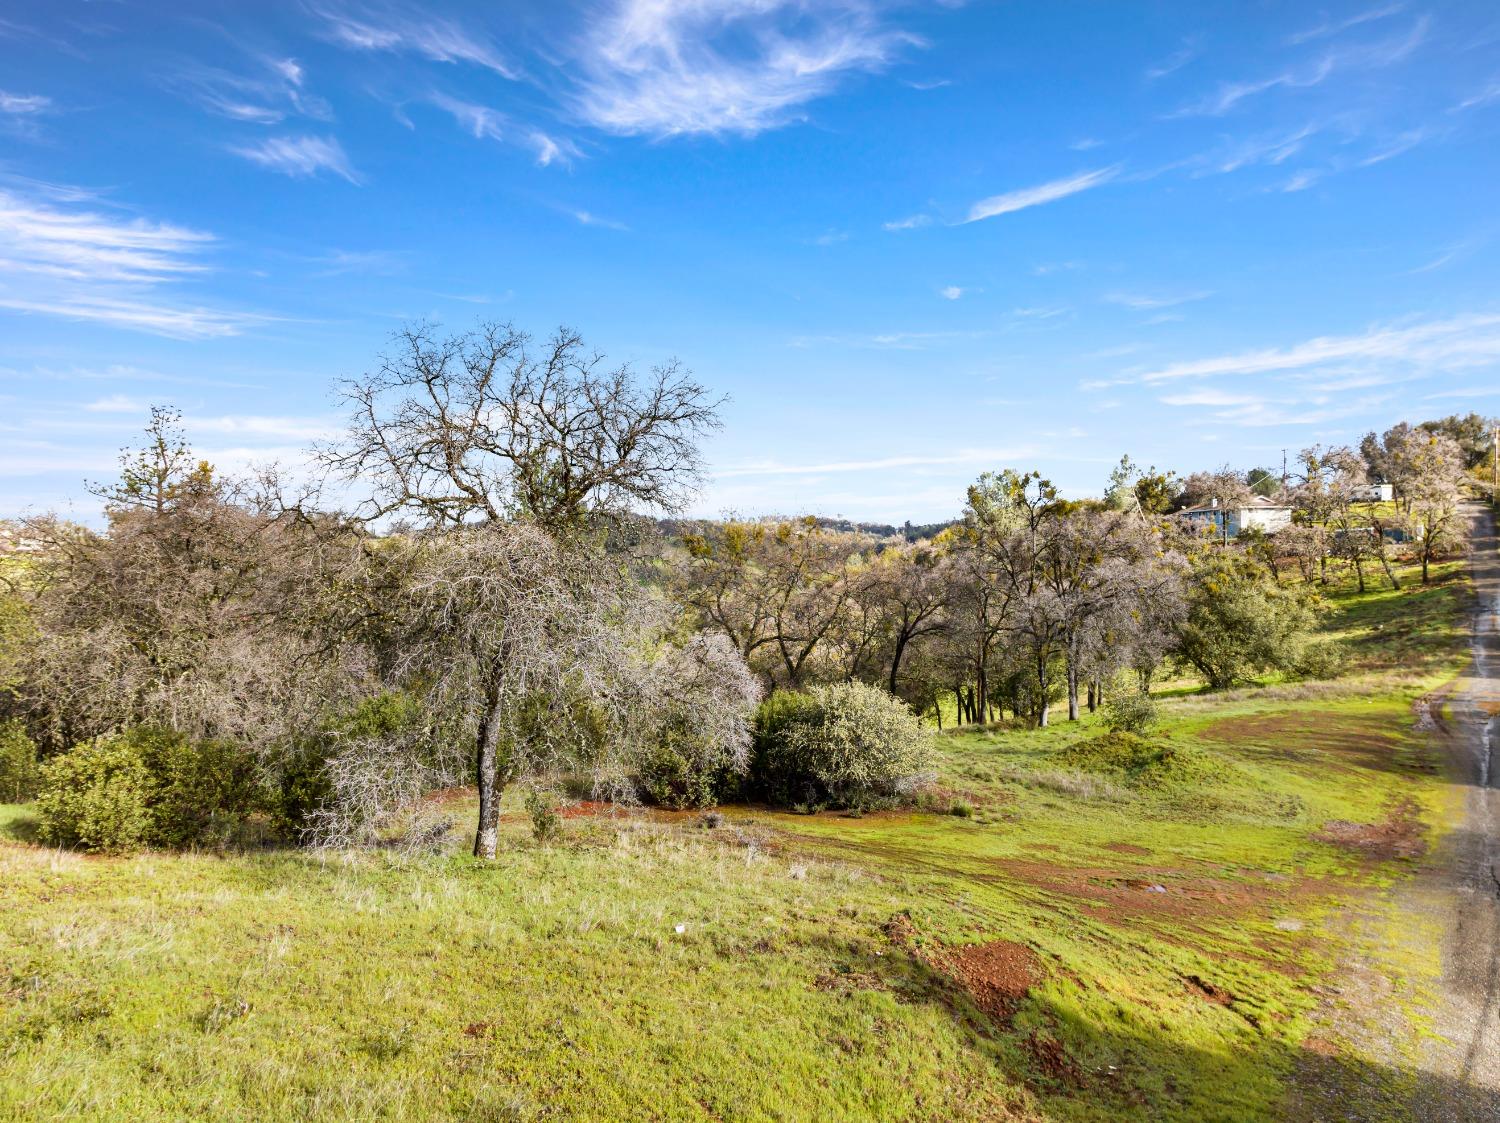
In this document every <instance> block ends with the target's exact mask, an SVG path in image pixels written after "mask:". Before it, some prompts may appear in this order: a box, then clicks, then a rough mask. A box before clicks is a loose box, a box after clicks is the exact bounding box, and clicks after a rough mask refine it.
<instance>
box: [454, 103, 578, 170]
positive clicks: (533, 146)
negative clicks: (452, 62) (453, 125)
mask: <svg viewBox="0 0 1500 1123" xmlns="http://www.w3.org/2000/svg"><path fill="white" fill-rule="evenodd" d="M428 100H430V101H431V102H432V104H433V105H435V106H437V107H438V108H439V109H442V110H444V111H446V112H447V113H448V114H450V115H451V116H452V117H453V119H454V120H455V121H457V122H458V123H459V125H460V127H462V128H463V129H464V131H465V132H468V133H469V134H471V135H472V136H473V137H475V138H476V139H478V140H495V141H506V140H509V139H514V142H515V143H516V144H519V145H521V146H523V147H525V148H528V149H530V150H531V151H532V152H533V153H535V155H536V162H537V164H538V166H540V167H544V168H545V167H547V166H549V165H551V164H555V163H562V164H570V163H571V162H572V161H573V160H576V159H580V158H581V157H582V156H583V153H582V151H581V150H580V149H579V148H578V146H577V145H576V144H574V143H573V142H572V141H570V140H567V139H565V138H561V137H553V136H549V135H548V134H547V133H544V132H542V131H541V130H540V129H534V128H528V127H521V126H516V125H515V124H514V123H513V122H512V121H511V120H510V119H509V118H508V117H507V116H506V115H505V114H504V113H501V112H500V111H499V110H498V109H491V108H490V107H489V106H487V105H479V104H477V103H475V102H471V101H464V100H463V99H461V98H456V97H451V96H449V95H448V94H444V93H434V94H432V95H431V96H430V97H429V99H428Z"/></svg>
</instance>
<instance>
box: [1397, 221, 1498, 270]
mask: <svg viewBox="0 0 1500 1123" xmlns="http://www.w3.org/2000/svg"><path fill="white" fill-rule="evenodd" d="M1491 234H1492V231H1489V230H1483V231H1480V232H1479V233H1477V234H1473V235H1470V236H1469V237H1467V238H1460V239H1459V240H1458V241H1456V242H1453V243H1451V244H1449V245H1448V246H1446V247H1444V249H1443V250H1442V252H1440V253H1439V254H1438V255H1437V256H1436V257H1434V258H1432V260H1430V261H1428V262H1426V263H1425V264H1422V265H1419V266H1417V267H1416V268H1415V269H1413V270H1411V272H1413V273H1431V272H1432V271H1433V270H1436V269H1441V268H1443V266H1445V265H1451V264H1453V262H1455V261H1462V260H1463V259H1464V258H1466V257H1468V256H1469V255H1471V254H1472V253H1473V252H1474V251H1475V250H1477V249H1479V248H1480V247H1481V246H1483V245H1484V244H1485V243H1486V242H1488V241H1489V240H1490V237H1491Z"/></svg>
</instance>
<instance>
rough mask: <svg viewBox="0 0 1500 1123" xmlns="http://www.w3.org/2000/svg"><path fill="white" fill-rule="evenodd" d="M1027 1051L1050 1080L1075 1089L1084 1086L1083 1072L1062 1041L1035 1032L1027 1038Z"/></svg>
mask: <svg viewBox="0 0 1500 1123" xmlns="http://www.w3.org/2000/svg"><path fill="white" fill-rule="evenodd" d="M1026 1051H1027V1052H1028V1053H1030V1054H1031V1059H1032V1061H1033V1062H1034V1063H1035V1064H1036V1067H1037V1068H1038V1069H1040V1070H1041V1071H1042V1074H1043V1075H1044V1076H1046V1077H1047V1078H1048V1079H1049V1080H1055V1081H1057V1082H1058V1083H1059V1084H1068V1085H1071V1086H1072V1087H1075V1088H1081V1087H1082V1086H1083V1072H1082V1070H1080V1069H1079V1067H1078V1063H1077V1062H1076V1061H1074V1060H1073V1058H1072V1057H1070V1056H1068V1051H1067V1050H1066V1049H1064V1048H1063V1044H1062V1042H1061V1041H1059V1040H1057V1038H1055V1037H1048V1036H1044V1035H1043V1034H1040V1033H1037V1032H1035V1031H1033V1032H1032V1033H1030V1034H1028V1035H1027V1037H1026Z"/></svg>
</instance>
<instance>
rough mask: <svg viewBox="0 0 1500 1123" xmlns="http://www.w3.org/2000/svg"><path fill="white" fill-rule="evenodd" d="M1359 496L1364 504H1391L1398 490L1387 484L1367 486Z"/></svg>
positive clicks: (1360, 491) (1360, 490)
mask: <svg viewBox="0 0 1500 1123" xmlns="http://www.w3.org/2000/svg"><path fill="white" fill-rule="evenodd" d="M1357 494H1358V498H1359V500H1360V501H1361V502H1363V503H1389V502H1391V500H1393V499H1395V498H1396V489H1395V487H1393V486H1392V485H1391V484H1387V483H1374V484H1366V485H1365V486H1364V487H1362V488H1360V489H1359V491H1358V493H1357Z"/></svg>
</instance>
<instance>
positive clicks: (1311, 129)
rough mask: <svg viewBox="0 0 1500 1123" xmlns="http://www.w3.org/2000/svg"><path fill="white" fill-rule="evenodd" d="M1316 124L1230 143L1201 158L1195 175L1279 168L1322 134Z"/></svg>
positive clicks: (1262, 134)
mask: <svg viewBox="0 0 1500 1123" xmlns="http://www.w3.org/2000/svg"><path fill="white" fill-rule="evenodd" d="M1319 131H1320V130H1319V127H1318V126H1317V125H1316V124H1313V123H1308V124H1306V125H1303V126H1301V127H1300V128H1296V129H1292V130H1290V131H1287V130H1278V131H1275V132H1268V133H1261V134H1259V135H1257V136H1252V137H1248V138H1246V139H1244V140H1238V141H1229V142H1227V143H1225V144H1224V145H1222V146H1220V147H1219V148H1217V149H1214V150H1212V151H1210V152H1208V153H1206V154H1205V155H1203V156H1201V157H1199V158H1198V160H1197V161H1196V163H1198V164H1199V168H1198V170H1197V171H1196V172H1195V173H1194V174H1195V175H1208V174H1211V173H1218V174H1220V175H1227V174H1229V173H1230V172H1237V171H1239V170H1241V169H1242V168H1248V167H1253V166H1255V165H1257V164H1270V165H1277V164H1283V163H1285V162H1286V161H1287V160H1290V159H1291V158H1292V157H1293V156H1295V155H1296V154H1297V153H1299V152H1301V151H1302V150H1303V148H1304V147H1305V146H1306V143H1307V141H1308V140H1309V139H1310V138H1312V137H1313V136H1315V135H1316V134H1317V133H1318V132H1319Z"/></svg>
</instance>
